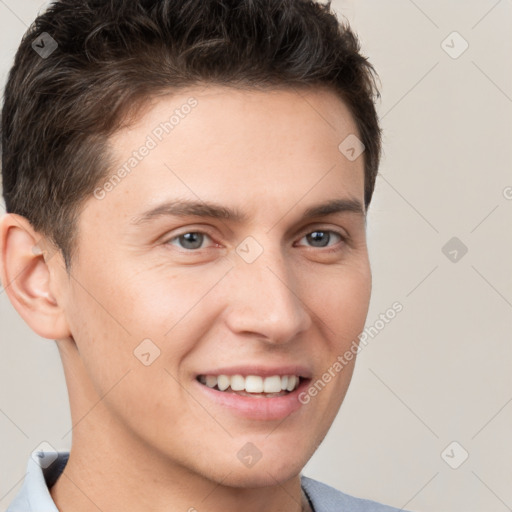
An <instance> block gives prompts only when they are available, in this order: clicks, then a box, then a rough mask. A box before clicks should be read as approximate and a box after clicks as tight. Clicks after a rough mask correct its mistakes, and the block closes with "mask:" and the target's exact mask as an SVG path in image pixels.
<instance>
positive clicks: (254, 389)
mask: <svg viewBox="0 0 512 512" xmlns="http://www.w3.org/2000/svg"><path fill="white" fill-rule="evenodd" d="M219 377H220V376H219ZM245 391H247V393H262V392H263V378H262V377H259V376H258V375H248V376H247V377H246V378H245Z"/></svg>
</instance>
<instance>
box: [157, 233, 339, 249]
mask: <svg viewBox="0 0 512 512" xmlns="http://www.w3.org/2000/svg"><path fill="white" fill-rule="evenodd" d="M318 232H321V233H330V234H331V235H332V234H334V235H337V236H338V237H339V238H340V240H339V242H338V243H336V244H334V245H331V246H326V247H313V246H309V247H310V248H311V249H321V250H322V252H327V253H329V252H336V251H338V250H340V248H335V249H333V248H332V247H336V246H337V245H338V244H340V243H342V242H347V240H348V237H347V236H346V235H344V234H342V233H340V232H339V231H335V230H332V229H322V228H317V229H313V230H312V231H307V232H304V233H303V234H302V236H301V237H300V240H302V239H303V238H304V237H306V236H307V235H311V234H313V233H318ZM192 233H193V234H196V235H205V236H207V237H208V238H210V239H211V240H212V241H213V239H212V237H211V236H210V235H209V234H208V233H207V232H205V231H199V230H197V231H193V230H189V231H184V232H183V233H179V234H177V235H175V236H173V237H172V238H170V239H169V240H167V241H166V242H165V243H164V245H173V244H172V243H171V242H173V241H175V240H176V241H178V240H179V239H180V237H182V236H184V235H189V234H192ZM329 241H330V240H329ZM179 249H180V250H181V251H182V252H186V253H193V252H200V251H201V250H202V248H198V249H185V248H183V247H179Z"/></svg>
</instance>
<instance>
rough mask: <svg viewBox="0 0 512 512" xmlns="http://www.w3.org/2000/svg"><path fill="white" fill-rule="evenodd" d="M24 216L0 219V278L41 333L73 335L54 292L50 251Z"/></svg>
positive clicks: (20, 310)
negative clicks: (50, 267) (49, 265)
mask: <svg viewBox="0 0 512 512" xmlns="http://www.w3.org/2000/svg"><path fill="white" fill-rule="evenodd" d="M43 244H44V238H43V237H41V236H40V235H39V234H38V233H37V232H36V231H34V229H33V228H32V226H31V224H30V223H29V222H28V220H27V219H26V218H25V217H22V216H20V215H15V214H6V215H5V216H4V217H3V218H2V219H1V221H0V278H1V280H2V284H3V286H4V288H5V292H6V293H7V295H8V297H9V300H10V301H11V303H12V305H13V306H14V308H15V309H16V311H17V312H18V313H19V315H20V316H21V317H22V318H23V320H25V322H26V323H27V324H28V325H29V326H30V328H31V329H32V330H33V331H34V332H36V333H37V334H38V335H39V336H42V337H43V338H48V339H61V338H65V337H68V336H69V335H70V332H69V328H68V326H67V322H66V320H65V315H64V311H63V310H62V308H61V306H60V305H59V302H58V300H57V298H56V297H55V296H54V295H53V293H52V282H51V280H52V273H51V272H50V269H49V267H48V260H49V258H48V252H46V250H45V247H44V246H43Z"/></svg>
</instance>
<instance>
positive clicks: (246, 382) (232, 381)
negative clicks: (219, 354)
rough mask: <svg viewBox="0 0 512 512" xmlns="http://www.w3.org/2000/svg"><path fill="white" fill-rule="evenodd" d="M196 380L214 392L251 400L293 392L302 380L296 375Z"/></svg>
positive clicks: (209, 376) (208, 377) (216, 376)
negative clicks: (231, 394) (250, 398)
mask: <svg viewBox="0 0 512 512" xmlns="http://www.w3.org/2000/svg"><path fill="white" fill-rule="evenodd" d="M197 380H198V381H199V382H200V383H201V384H203V385H205V386H207V387H209V388H211V389H214V390H216V391H222V392H225V393H234V394H236V395H240V396H249V397H253V398H273V397H279V396H285V395H288V394H290V393H291V392H293V391H295V390H296V389H297V388H298V387H299V385H300V384H301V382H302V381H303V380H304V379H303V378H302V377H299V376H298V375H271V376H268V377H261V376H259V375H247V376H246V377H244V376H243V375H198V376H197Z"/></svg>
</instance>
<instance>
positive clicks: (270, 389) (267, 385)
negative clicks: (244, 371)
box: [263, 375, 281, 393]
mask: <svg viewBox="0 0 512 512" xmlns="http://www.w3.org/2000/svg"><path fill="white" fill-rule="evenodd" d="M280 391H281V377H279V375H273V376H272V377H265V380H264V381H263V392H264V393H279V392H280Z"/></svg>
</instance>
